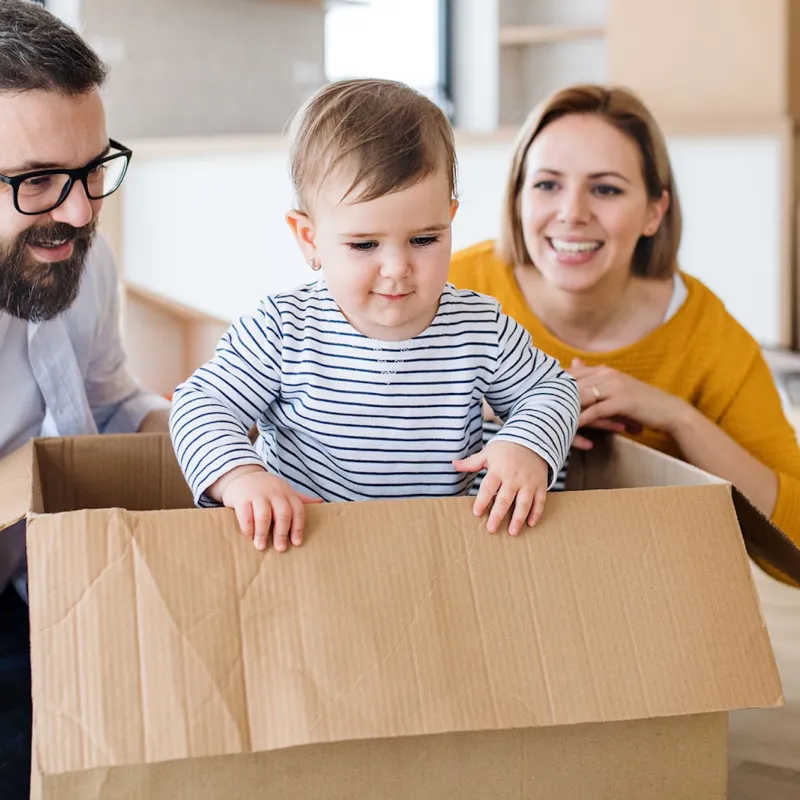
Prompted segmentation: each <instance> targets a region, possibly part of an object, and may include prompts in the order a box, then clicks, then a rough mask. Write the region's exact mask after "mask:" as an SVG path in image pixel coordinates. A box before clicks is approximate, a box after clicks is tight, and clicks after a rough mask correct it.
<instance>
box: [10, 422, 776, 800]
mask: <svg viewBox="0 0 800 800" xmlns="http://www.w3.org/2000/svg"><path fill="white" fill-rule="evenodd" d="M12 458H14V459H17V463H16V468H18V469H27V473H28V476H29V477H28V479H29V481H30V483H29V486H28V488H27V489H25V490H24V491H25V492H27V494H25V496H26V497H30V498H34V500H33V501H32V505H31V511H32V513H30V514H29V518H28V563H29V579H30V597H31V654H32V664H33V697H34V796H35V797H40V798H47V799H48V800H49V798H62V797H69V798H71V800H73V799H74V800H81V799H82V798H87V799H88V798H92V800H94V798H104V799H105V798H115V799H116V798H139V797H147V798H152V799H153V800H162V798H163V799H164V800H166V798H186V799H187V800H189V798H191V800H197V799H198V798H199V799H200V800H204V798H209V800H210V798H219V797H224V798H226V799H227V798H256V797H257V798H266V799H267V800H272V799H273V798H275V800H294V799H295V798H297V800H300V798H303V799H304V800H305V798H315V800H316V799H317V798H325V799H326V800H334V799H336V800H345V798H347V799H348V800H349V799H350V798H381V800H401V799H402V800H410V799H411V798H414V800H433V799H434V798H435V799H436V800H440V799H442V798H448V800H449V799H450V798H459V800H473V799H474V800H479V799H480V800H489V799H493V798H497V800H500V799H501V798H502V800H508V799H509V798H520V799H523V798H524V800H538V798H548V799H551V798H557V799H558V798H564V800H566V799H567V798H569V799H570V800H573V798H575V797H581V798H610V797H614V798H617V797H625V798H628V797H630V798H633V797H635V798H637V799H638V800H648V799H649V798H658V799H659V800H660V799H662V798H670V800H674V798H703V799H704V800H707V798H722V797H724V796H725V789H726V787H725V781H726V778H725V775H726V734H727V725H726V717H727V714H726V712H727V711H729V710H731V709H738V708H745V707H756V706H762V707H763V706H776V705H779V704H780V703H781V702H782V697H781V687H780V681H779V678H778V673H777V670H776V667H775V662H774V659H773V655H772V651H771V648H770V642H769V639H768V636H767V632H766V628H765V625H764V620H763V617H762V615H761V611H760V607H759V604H758V600H757V596H756V593H755V589H754V585H753V582H752V578H751V573H750V565H749V562H748V559H747V556H746V553H745V548H744V546H743V538H742V535H743V533H744V535H745V536H746V537H749V538H753V537H755V538H756V539H757V538H758V537H761V539H762V540H764V541H766V545H765V546H766V548H767V550H769V549H770V547H771V546H772V545H774V541H775V540H776V539H779V534H778V533H777V532H775V531H774V529H771V530H770V526H769V525H768V523H767V522H766V521H765V520H764V519H763V518H762V517H760V516H759V515H757V514H755V515H753V514H745V515H743V516H742V517H741V519H743V520H744V522H743V523H740V521H739V518H737V502H734V495H733V493H732V490H731V487H730V485H729V484H726V483H723V482H720V481H718V480H717V479H714V478H711V477H710V476H707V475H705V474H704V473H702V472H699V471H697V470H694V469H692V468H690V467H687V466H686V465H683V464H681V463H680V462H677V461H674V460H672V459H669V458H667V457H665V456H662V455H659V454H657V453H654V452H652V451H648V450H645V449H644V448H641V447H639V446H637V445H634V444H631V443H629V442H625V441H623V440H615V442H614V443H613V445H612V446H611V447H610V448H608V449H603V448H598V449H597V452H596V453H591V454H588V455H587V456H586V457H581V458H577V459H576V461H575V463H574V465H573V469H572V471H571V479H572V481H573V482H574V484H575V487H576V488H580V489H582V490H581V491H570V492H566V493H563V494H560V495H559V494H553V495H551V496H550V497H549V500H548V505H547V510H546V512H545V516H544V518H543V520H542V522H541V523H540V525H539V526H537V528H536V529H534V530H528V531H526V532H525V533H523V534H522V535H520V536H519V537H516V538H512V537H509V536H508V535H496V536H492V535H490V534H488V533H487V532H486V530H485V521H484V520H478V519H475V517H474V516H473V515H472V513H471V502H472V501H471V500H470V499H469V498H455V499H442V500H396V501H386V502H365V503H341V504H326V505H324V506H311V507H308V509H307V513H308V524H307V538H306V543H305V544H304V545H303V547H302V548H299V549H296V550H292V551H290V552H289V553H286V554H282V555H279V554H277V553H275V552H274V551H271V550H270V551H267V552H266V553H259V552H257V551H256V550H255V549H254V548H253V547H252V544H250V543H249V542H247V541H246V540H245V539H244V538H243V537H242V536H241V535H240V534H239V533H238V530H237V528H236V523H235V518H234V514H233V512H232V511H230V510H228V509H217V510H197V509H192V508H189V506H190V504H191V497H190V495H189V492H188V490H187V488H186V486H185V484H184V483H183V480H182V477H181V475H180V473H179V471H178V468H177V466H176V464H175V461H174V458H173V456H172V450H171V447H170V444H169V442H168V440H166V439H165V438H161V437H158V436H129V437H126V436H120V437H115V436H103V437H88V438H77V439H63V440H59V439H53V440H39V441H36V442H34V443H33V445H32V446H31V447H30V448H29V449H28V455H27V456H21V455H19V454H17V455H16V456H12ZM11 463H12V462H8V463H6V464H0V469H4V470H7V469H8V468H9V464H11ZM20 464H22V466H20ZM37 482H38V485H39V486H40V487H41V491H39V490H37V489H36V488H35V487H36V485H37ZM659 483H662V484H665V485H658V484H659ZM643 484H644V485H643ZM647 484H652V485H651V486H647ZM613 486H619V487H624V488H614V489H609V488H607V487H613ZM19 491H20V493H24V492H23V489H20V490H19ZM36 498H38V502H37V500H36ZM3 499H4V500H5V499H6V498H3ZM12 500H13V498H12ZM4 511H5V510H4ZM2 516H3V518H4V519H5V518H11V517H12V516H14V514H11V513H3V514H2ZM740 524H746V525H747V526H748V529H747V530H742V529H741V528H740ZM756 529H758V530H756ZM0 535H2V534H0ZM784 545H785V543H784ZM780 549H781V548H780V547H778V551H780Z"/></svg>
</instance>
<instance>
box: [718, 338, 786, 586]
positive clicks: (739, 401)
mask: <svg viewBox="0 0 800 800" xmlns="http://www.w3.org/2000/svg"><path fill="white" fill-rule="evenodd" d="M718 424H719V426H720V427H721V428H722V430H724V431H725V432H726V433H727V434H728V435H729V436H730V437H731V438H732V439H734V440H735V441H736V442H738V443H739V444H740V445H741V446H742V447H743V448H744V449H745V450H747V452H748V453H750V455H752V456H753V457H754V458H757V459H758V460H759V461H760V462H761V463H762V464H764V465H766V466H767V467H769V468H770V469H771V470H772V471H773V472H774V473H775V474H776V475H777V477H778V497H777V501H776V503H775V508H774V510H773V512H772V522H773V523H774V524H775V525H776V526H777V527H778V528H780V529H781V530H782V531H783V532H784V533H785V534H786V536H788V537H789V538H790V539H791V540H792V541H793V542H794V543H795V544H796V545H797V546H798V547H800V447H799V446H798V443H797V434H796V432H795V430H794V428H793V427H792V425H791V424H790V423H789V421H788V420H787V419H786V415H785V414H784V411H783V406H782V403H781V398H780V395H779V394H778V390H777V387H776V386H775V381H774V379H773V377H772V373H771V372H770V369H769V367H768V365H767V363H766V361H765V360H764V357H763V356H762V355H761V352H760V351H757V352H756V354H755V357H754V358H753V362H752V364H751V365H750V368H749V369H748V370H747V372H746V374H745V376H744V379H743V380H742V383H741V385H740V386H739V388H738V391H736V392H735V394H734V396H733V399H732V400H731V402H730V404H729V405H728V407H727V408H726V409H725V411H724V413H723V414H722V417H721V418H720V420H719V421H718ZM758 563H759V566H761V567H762V569H764V570H765V572H768V573H769V574H770V575H772V576H773V577H775V578H778V579H779V580H782V581H783V582H785V583H792V581H791V580H790V579H789V578H787V577H786V576H785V575H783V574H782V573H780V572H779V571H777V570H775V569H774V568H772V567H770V566H768V565H765V564H763V563H762V562H761V561H759V562H758Z"/></svg>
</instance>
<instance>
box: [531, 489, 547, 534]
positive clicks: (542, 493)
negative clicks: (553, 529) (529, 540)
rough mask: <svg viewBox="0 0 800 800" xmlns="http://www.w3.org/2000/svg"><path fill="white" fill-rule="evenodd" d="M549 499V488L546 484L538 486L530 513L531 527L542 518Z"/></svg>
mask: <svg viewBox="0 0 800 800" xmlns="http://www.w3.org/2000/svg"><path fill="white" fill-rule="evenodd" d="M546 500H547V489H546V488H545V487H544V486H541V487H540V488H538V489H537V490H536V492H535V494H534V496H533V508H531V513H530V514H529V515H528V525H530V526H531V528H532V527H533V526H534V525H536V523H537V522H538V521H539V520H540V519H541V518H542V514H543V513H544V504H545V501H546Z"/></svg>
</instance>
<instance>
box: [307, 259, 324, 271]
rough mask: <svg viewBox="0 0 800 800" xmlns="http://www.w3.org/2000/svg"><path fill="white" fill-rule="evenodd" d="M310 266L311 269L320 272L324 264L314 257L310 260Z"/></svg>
mask: <svg viewBox="0 0 800 800" xmlns="http://www.w3.org/2000/svg"><path fill="white" fill-rule="evenodd" d="M308 266H309V267H311V269H313V270H314V272H319V270H321V269H322V264H320V263H319V261H317V259H316V258H314V257H313V256H312V257H311V258H309V259H308Z"/></svg>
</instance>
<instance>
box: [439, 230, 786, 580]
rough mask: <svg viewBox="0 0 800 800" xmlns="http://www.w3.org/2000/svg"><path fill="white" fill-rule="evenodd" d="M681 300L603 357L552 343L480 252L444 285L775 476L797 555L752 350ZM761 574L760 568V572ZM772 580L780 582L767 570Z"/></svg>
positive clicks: (697, 286) (691, 287)
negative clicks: (657, 401)
mask: <svg viewBox="0 0 800 800" xmlns="http://www.w3.org/2000/svg"><path fill="white" fill-rule="evenodd" d="M683 278H684V280H685V282H686V287H687V289H688V296H687V298H686V300H685V301H684V303H683V305H682V306H681V307H680V308H679V309H678V311H677V313H676V314H675V315H674V316H673V317H671V318H670V319H669V320H667V322H665V323H664V324H663V325H661V326H660V327H659V328H657V329H656V330H654V331H652V332H651V333H650V334H648V335H647V336H645V337H644V338H643V339H641V340H640V341H638V342H636V343H635V344H632V345H629V346H628V347H623V348H621V349H619V350H613V351H611V352H607V353H595V352H586V351H582V350H576V349H575V348H574V347H570V346H569V345H567V344H565V343H564V342H562V341H560V340H559V339H557V338H556V337H555V336H553V335H552V334H551V333H550V332H549V331H548V330H547V328H545V327H544V325H543V324H542V323H541V321H540V320H539V318H538V317H536V316H535V315H534V314H533V312H532V311H531V310H530V308H529V306H528V304H527V302H526V301H525V298H524V296H523V295H522V292H521V290H520V288H519V286H518V284H517V282H516V279H515V278H514V273H513V269H512V267H510V266H509V265H508V264H506V263H504V262H503V261H501V260H500V259H499V258H498V257H497V256H496V254H495V252H494V242H491V241H489V242H482V243H480V244H477V245H474V246H472V247H469V248H467V249H466V250H461V251H460V252H458V253H456V254H454V256H453V260H452V264H451V269H450V281H451V282H452V283H454V284H455V285H456V286H458V287H459V288H462V289H472V290H473V291H476V292H482V293H484V294H488V295H492V296H493V297H496V298H497V299H498V300H499V301H500V303H501V304H502V307H503V311H504V312H505V313H506V314H508V315H510V316H512V317H514V319H516V320H517V322H519V323H520V324H521V325H523V326H524V327H525V328H527V329H528V331H530V333H531V336H532V337H533V341H534V342H535V344H536V346H537V347H539V348H541V349H542V350H544V351H545V352H547V353H549V354H550V355H552V356H554V357H555V358H557V359H558V360H559V361H560V362H561V364H562V365H564V366H565V367H568V366H569V365H570V363H571V362H572V359H573V358H580V359H581V360H583V361H584V362H585V363H586V364H589V365H598V364H606V365H608V366H609V367H612V368H614V369H617V370H619V371H620V372H625V373H627V374H629V375H632V376H633V377H635V378H638V379H639V380H641V381H644V382H646V383H649V384H650V385H652V386H656V387H658V388H659V389H663V390H664V391H666V392H669V393H670V394H673V395H675V396H677V397H681V398H683V399H684V400H686V401H688V402H689V403H691V404H692V405H693V406H695V408H697V409H698V410H699V411H701V412H702V413H703V414H704V415H705V416H706V417H707V418H708V419H710V420H712V421H713V422H715V423H716V424H717V425H719V427H720V428H722V430H724V431H725V432H726V433H727V434H728V435H729V436H730V437H731V438H732V439H734V440H735V441H736V442H738V443H739V444H740V445H741V446H742V447H743V448H744V449H745V450H747V451H748V452H749V453H751V454H752V455H753V456H754V457H755V458H757V459H758V460H759V461H761V462H762V463H763V464H766V465H767V466H768V467H770V468H771V469H772V470H773V471H774V472H775V473H776V474H777V476H778V481H779V488H778V500H777V503H776V505H775V510H774V512H773V514H772V521H773V522H774V523H775V524H776V525H777V526H778V527H779V528H780V529H781V530H782V531H783V532H784V533H785V534H786V535H787V536H788V537H789V538H790V539H792V541H794V542H795V543H796V544H798V545H800V447H798V443H797V437H796V434H795V430H794V428H793V427H792V426H791V425H790V424H789V422H788V420H787V419H786V416H785V414H784V413H783V409H782V406H781V401H780V397H779V395H778V391H777V389H776V387H775V382H774V380H773V378H772V374H771V373H770V370H769V367H768V366H767V364H766V362H765V361H764V357H763V355H762V353H761V349H760V347H759V346H758V343H757V342H756V341H755V339H753V337H752V336H750V334H749V333H747V331H745V329H744V328H743V327H742V326H741V325H739V323H738V322H736V320H735V319H734V318H733V317H732V316H731V315H730V314H729V313H728V312H727V311H726V310H725V306H723V304H722V302H721V301H720V300H719V298H718V297H717V296H716V295H715V294H713V293H712V292H711V290H710V289H708V288H707V287H706V286H704V285H703V284H702V283H700V281H698V280H696V279H695V278H692V277H690V276H689V275H685V274H684V275H683ZM634 438H636V440H637V441H640V442H642V443H643V444H646V445H649V446H650V447H654V448H656V449H658V450H661V451H663V452H665V453H669V454H670V455H675V456H679V455H680V453H679V452H678V448H677V446H676V445H675V442H674V441H673V440H672V439H671V438H670V437H669V436H666V435H664V434H661V433H658V432H655V431H650V430H645V431H644V432H643V433H642V434H641V435H639V436H636V437H634ZM762 566H763V565H762ZM767 571H768V572H769V573H770V574H772V575H773V576H775V577H778V578H781V579H783V580H785V581H787V582H790V581H788V579H787V578H785V577H784V576H782V575H779V574H777V573H776V571H775V570H772V569H767Z"/></svg>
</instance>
